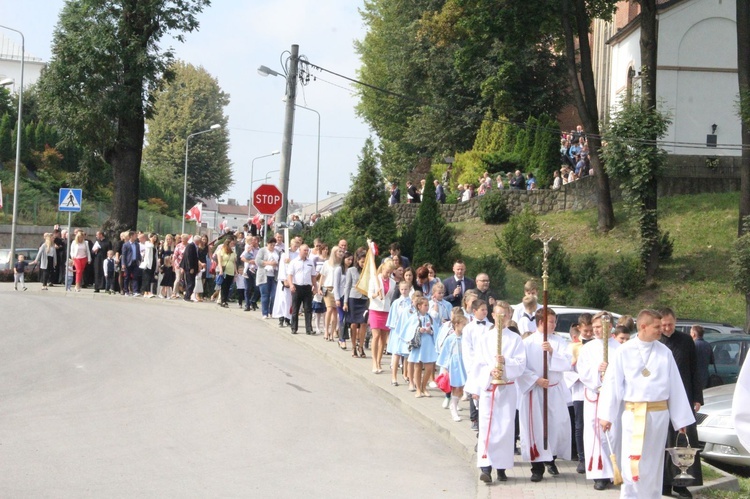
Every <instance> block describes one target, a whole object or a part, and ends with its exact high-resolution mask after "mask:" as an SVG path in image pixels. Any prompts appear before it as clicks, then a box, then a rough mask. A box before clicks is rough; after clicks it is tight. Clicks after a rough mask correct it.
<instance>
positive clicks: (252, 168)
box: [247, 66, 281, 218]
mask: <svg viewBox="0 0 750 499" xmlns="http://www.w3.org/2000/svg"><path fill="white" fill-rule="evenodd" d="M261 67H263V66H261ZM280 152H281V151H272V152H271V154H264V155H263V156H258V157H257V158H253V160H252V162H251V163H250V195H251V196H252V190H253V184H254V183H255V160H256V159H261V158H269V157H271V156H276V155H277V154H279V153H280ZM252 205H253V204H252V203H247V218H250V207H251V206H252Z"/></svg>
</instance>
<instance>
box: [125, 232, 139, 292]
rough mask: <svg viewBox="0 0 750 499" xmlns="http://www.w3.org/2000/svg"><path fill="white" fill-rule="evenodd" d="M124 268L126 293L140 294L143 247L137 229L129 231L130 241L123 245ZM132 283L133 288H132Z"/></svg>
mask: <svg viewBox="0 0 750 499" xmlns="http://www.w3.org/2000/svg"><path fill="white" fill-rule="evenodd" d="M121 262H122V270H123V272H124V273H125V280H124V283H123V287H124V288H125V294H127V295H130V294H131V293H132V294H133V295H134V296H140V293H139V291H140V284H139V281H140V279H138V266H139V265H140V264H141V247H140V245H139V244H138V240H137V239H136V237H135V231H133V230H131V231H130V232H129V233H128V242H126V243H125V244H124V245H123V246H122V259H121ZM131 285H132V290H131Z"/></svg>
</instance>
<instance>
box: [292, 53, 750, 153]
mask: <svg viewBox="0 0 750 499" xmlns="http://www.w3.org/2000/svg"><path fill="white" fill-rule="evenodd" d="M303 63H304V64H305V65H308V66H311V67H313V68H315V69H317V70H319V71H324V72H326V73H329V74H331V75H333V76H336V77H339V78H342V79H344V80H347V81H350V82H352V83H354V84H356V85H361V86H363V87H367V88H370V89H372V90H375V91H376V92H380V93H384V94H387V95H390V96H393V97H397V98H399V99H403V100H406V101H409V102H412V103H414V104H418V105H420V106H427V107H431V108H434V109H439V110H440V109H442V110H443V111H446V112H447V113H449V114H460V115H467V114H469V115H473V116H479V113H469V112H466V111H457V110H453V109H450V108H448V109H445V108H441V107H440V106H437V105H435V104H432V103H428V102H426V101H423V100H421V99H417V98H415V97H411V96H408V95H404V94H401V93H398V92H394V91H392V90H388V89H385V88H381V87H378V86H375V85H371V84H369V83H365V82H363V81H360V80H357V79H356V78H351V77H349V76H345V75H342V74H340V73H337V72H335V71H331V70H330V69H326V68H324V67H322V66H318V65H316V64H313V63H311V62H309V61H304V62H303ZM308 74H309V73H308ZM315 78H317V77H315ZM321 81H325V80H322V79H321ZM326 83H328V82H326ZM331 84H332V85H335V84H333V83H331ZM342 88H343V87H342ZM493 121H495V122H496V123H500V124H504V125H511V126H515V127H518V128H524V129H531V130H545V131H548V132H550V133H555V134H561V133H563V131H562V130H560V129H551V128H547V127H540V126H538V125H533V126H529V125H528V124H527V123H519V122H515V121H511V120H503V119H499V118H495V119H494V120H493ZM584 133H585V132H584ZM585 135H586V136H587V137H597V138H599V139H600V140H602V141H610V142H611V141H613V140H622V141H628V142H630V143H632V144H640V145H647V146H653V145H654V143H653V141H650V140H642V139H633V138H621V137H609V136H605V135H601V134H598V135H597V134H591V133H585ZM656 142H657V145H658V146H660V147H672V148H675V149H704V148H705V149H706V154H705V155H706V156H711V155H712V154H711V153H713V152H714V151H743V150H744V149H750V144H717V145H716V146H715V147H710V148H707V147H706V144H705V143H702V142H684V141H668V140H657V141H656Z"/></svg>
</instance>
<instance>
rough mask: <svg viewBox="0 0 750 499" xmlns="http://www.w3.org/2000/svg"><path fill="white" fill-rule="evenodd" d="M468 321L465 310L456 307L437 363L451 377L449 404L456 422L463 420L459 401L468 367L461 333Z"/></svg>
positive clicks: (462, 393)
mask: <svg viewBox="0 0 750 499" xmlns="http://www.w3.org/2000/svg"><path fill="white" fill-rule="evenodd" d="M468 322H469V321H468V319H466V317H465V316H464V314H463V311H462V310H461V309H460V308H459V307H456V308H455V309H454V312H453V317H451V321H450V324H451V326H452V328H451V330H450V333H449V334H448V335H447V336H446V338H445V341H444V342H443V345H442V348H441V350H440V354H439V355H438V359H437V365H438V366H440V368H441V372H447V373H448V377H449V378H450V384H451V392H450V401H449V404H448V405H449V406H450V410H451V417H452V418H453V421H456V422H459V421H461V417H460V416H459V415H458V402H459V401H460V400H461V397H463V395H464V385H465V384H466V369H465V368H464V361H463V355H462V352H461V334H462V332H463V329H464V326H465V325H466V324H468Z"/></svg>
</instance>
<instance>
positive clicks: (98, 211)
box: [0, 198, 196, 234]
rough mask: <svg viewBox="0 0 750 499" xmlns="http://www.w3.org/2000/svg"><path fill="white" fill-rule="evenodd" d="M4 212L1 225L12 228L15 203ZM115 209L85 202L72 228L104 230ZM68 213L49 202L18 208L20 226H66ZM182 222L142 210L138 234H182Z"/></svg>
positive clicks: (189, 224) (7, 203) (190, 226)
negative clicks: (10, 225) (101, 228)
mask: <svg viewBox="0 0 750 499" xmlns="http://www.w3.org/2000/svg"><path fill="white" fill-rule="evenodd" d="M3 201H5V202H4V204H3V209H2V211H0V224H11V223H12V221H13V200H12V198H11V199H4V200H3ZM110 210H111V205H109V204H108V203H102V202H85V201H84V202H83V203H81V211H80V212H79V213H73V216H72V221H71V223H72V225H74V226H76V227H101V226H102V224H103V223H104V222H105V221H106V220H107V219H108V218H109V214H110ZM67 223H68V215H67V213H61V212H59V211H57V206H54V205H52V204H51V203H49V202H48V201H46V200H40V199H33V200H25V201H24V200H20V201H19V204H18V225H47V226H50V227H51V226H53V225H55V224H60V225H66V224H67ZM181 226H182V220H180V219H179V218H174V217H170V216H167V215H162V214H161V213H155V212H153V211H148V210H138V224H137V227H135V228H134V229H135V230H142V231H144V232H156V233H158V234H176V233H178V232H180V229H181ZM195 229H196V227H195V222H185V230H186V232H188V233H190V234H192V233H194V232H195Z"/></svg>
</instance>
